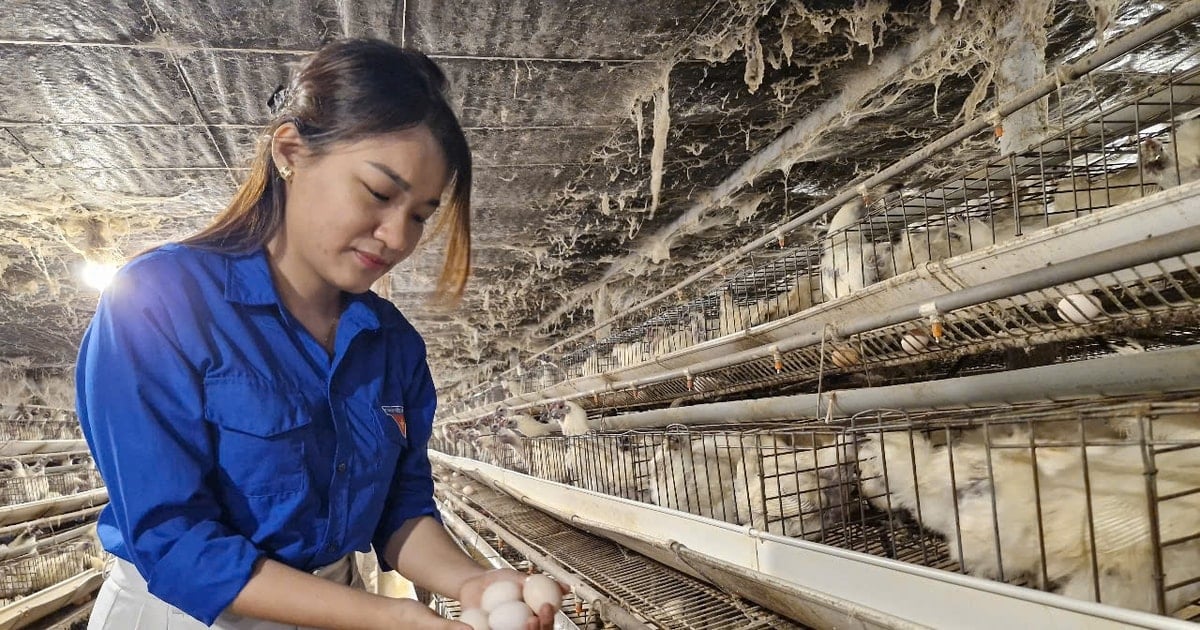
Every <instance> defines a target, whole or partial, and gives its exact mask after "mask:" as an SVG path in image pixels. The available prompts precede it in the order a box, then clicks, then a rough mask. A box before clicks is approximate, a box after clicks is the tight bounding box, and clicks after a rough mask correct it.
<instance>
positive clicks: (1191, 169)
mask: <svg viewBox="0 0 1200 630" xmlns="http://www.w3.org/2000/svg"><path fill="white" fill-rule="evenodd" d="M1142 151H1143V157H1142V159H1143V160H1144V161H1145V162H1146V163H1147V166H1146V170H1147V171H1148V172H1149V177H1150V179H1151V180H1152V181H1153V182H1154V183H1156V184H1158V185H1159V186H1160V187H1162V188H1174V187H1176V186H1179V185H1181V184H1186V183H1188V182H1194V181H1196V180H1198V179H1200V118H1193V119H1191V120H1189V121H1187V122H1184V123H1181V124H1180V125H1179V126H1178V127H1176V128H1175V137H1174V141H1173V142H1172V143H1171V145H1170V146H1168V147H1163V146H1162V143H1160V142H1159V141H1158V140H1155V139H1153V138H1151V139H1149V140H1146V141H1144V142H1142Z"/></svg>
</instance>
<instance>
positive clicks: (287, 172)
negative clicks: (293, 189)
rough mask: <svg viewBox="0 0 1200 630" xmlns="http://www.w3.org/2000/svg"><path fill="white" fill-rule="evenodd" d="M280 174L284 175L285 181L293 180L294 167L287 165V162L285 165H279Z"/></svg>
mask: <svg viewBox="0 0 1200 630" xmlns="http://www.w3.org/2000/svg"><path fill="white" fill-rule="evenodd" d="M279 176H280V177H282V178H283V181H285V182H287V181H291V179H292V167H290V166H287V165H286V164H285V165H284V166H280V167H279Z"/></svg>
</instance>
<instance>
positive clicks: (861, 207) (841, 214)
mask: <svg viewBox="0 0 1200 630" xmlns="http://www.w3.org/2000/svg"><path fill="white" fill-rule="evenodd" d="M866 216H867V199H865V198H863V197H858V198H855V199H851V200H850V201H848V202H846V203H844V204H842V207H841V208H839V209H838V211H837V212H836V213H834V215H833V218H832V219H830V220H829V228H828V230H827V231H826V237H825V239H824V241H823V244H822V248H821V293H822V295H824V297H825V299H826V300H832V299H834V298H837V297H844V296H847V295H850V294H851V293H853V292H855V291H858V290H859V289H862V288H863V287H866V286H869V285H872V284H875V282H876V280H878V271H877V267H878V260H879V255H880V254H882V253H883V251H882V248H886V247H887V245H886V243H876V242H875V240H874V238H873V237H877V236H878V235H874V234H871V233H870V232H869V231H868V230H867V228H866V227H864V226H863V225H861V221H862V220H863V219H864V218H866Z"/></svg>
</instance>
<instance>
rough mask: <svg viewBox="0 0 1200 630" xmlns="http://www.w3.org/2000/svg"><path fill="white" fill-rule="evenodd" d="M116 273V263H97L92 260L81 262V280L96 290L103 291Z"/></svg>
mask: <svg viewBox="0 0 1200 630" xmlns="http://www.w3.org/2000/svg"><path fill="white" fill-rule="evenodd" d="M116 273H117V265H115V264H112V263H98V262H95V261H92V260H89V261H86V262H84V264H83V272H82V276H83V282H84V283H85V284H87V285H88V286H89V287H92V288H93V289H95V290H97V291H103V290H104V289H105V288H106V287H108V285H109V284H110V283H111V282H112V279H113V276H114V275H116Z"/></svg>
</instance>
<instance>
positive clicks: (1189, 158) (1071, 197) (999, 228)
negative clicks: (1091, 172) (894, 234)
mask: <svg viewBox="0 0 1200 630" xmlns="http://www.w3.org/2000/svg"><path fill="white" fill-rule="evenodd" d="M1197 179H1200V119H1193V120H1190V121H1187V122H1185V123H1182V124H1181V125H1179V126H1178V127H1177V128H1176V130H1175V133H1174V142H1173V143H1172V144H1171V145H1170V146H1166V147H1164V146H1163V145H1162V143H1161V142H1159V141H1158V140H1155V139H1153V138H1151V139H1147V140H1144V141H1143V142H1142V143H1141V145H1140V146H1139V159H1138V163H1137V164H1134V165H1132V166H1129V167H1126V168H1123V169H1119V170H1115V171H1112V172H1109V173H1106V174H1104V175H1102V176H1098V177H1091V178H1089V177H1086V176H1079V177H1073V178H1066V179H1063V180H1061V181H1059V182H1056V184H1055V194H1054V200H1053V204H1052V206H1051V208H1050V210H1052V212H1048V213H1043V212H1041V211H1040V209H1041V204H1040V203H1034V204H1031V207H1032V206H1037V207H1038V208H1039V211H1037V212H1032V213H1031V212H1027V211H1026V210H1022V213H1021V214H1022V217H1021V219H1020V227H1021V230H1020V233H1021V234H1028V233H1031V232H1036V231H1037V230H1040V229H1042V228H1045V227H1048V226H1050V225H1054V224H1057V223H1061V222H1063V221H1066V220H1068V219H1072V218H1074V217H1075V216H1077V213H1076V212H1074V211H1080V210H1095V209H1100V208H1106V207H1109V206H1114V205H1118V204H1121V203H1125V202H1127V201H1131V200H1133V199H1137V198H1140V197H1143V196H1145V195H1147V194H1150V193H1153V192H1155V191H1157V190H1160V189H1164V188H1173V187H1175V186H1179V185H1180V183H1186V182H1189V181H1194V180H1197ZM878 194H879V193H878V192H875V193H873V196H875V195H878ZM869 201H870V197H868V198H865V199H864V198H858V199H853V200H851V201H849V202H847V203H846V204H843V205H842V207H841V208H839V209H838V211H837V212H836V213H835V214H834V215H833V217H832V218H831V219H830V222H829V229H828V232H827V233H826V234H827V236H826V238H825V239H824V243H823V247H822V251H821V280H822V285H821V290H822V293H823V295H824V297H825V299H826V300H830V299H833V298H836V297H842V296H845V295H848V294H850V293H853V292H854V291H857V290H859V289H861V288H863V287H865V286H869V285H871V284H874V283H875V282H878V281H881V280H885V279H887V278H891V277H893V276H897V275H900V274H903V273H905V272H908V271H911V270H913V269H915V268H917V267H919V266H921V265H924V264H925V263H927V262H930V261H938V260H944V259H946V258H949V257H951V256H956V255H958V254H962V253H966V252H968V251H972V250H976V249H982V248H985V247H989V246H991V245H995V244H997V243H1004V242H1007V241H1010V240H1012V239H1014V238H1016V237H1017V235H1018V231H1017V229H1016V228H1017V221H1016V219H1015V218H1014V217H1013V216H1012V215H1011V213H1007V212H1005V213H998V214H997V215H996V216H995V218H994V219H993V220H991V221H989V220H985V219H980V218H974V219H967V220H962V221H953V220H952V221H949V222H948V223H946V224H943V225H937V226H933V227H928V228H918V229H915V230H913V229H909V230H905V231H903V232H902V233H901V234H900V235H899V238H898V239H897V240H896V241H895V242H890V241H889V240H887V239H886V238H880V237H881V236H882V235H881V234H871V231H870V226H869V224H868V225H866V226H864V225H861V221H862V220H863V219H864V218H865V217H866V206H867V204H868V203H869ZM1022 207H1023V208H1024V205H1023V206H1022ZM856 224H859V225H857V226H856ZM880 231H882V230H880ZM876 241H878V242H876Z"/></svg>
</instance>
